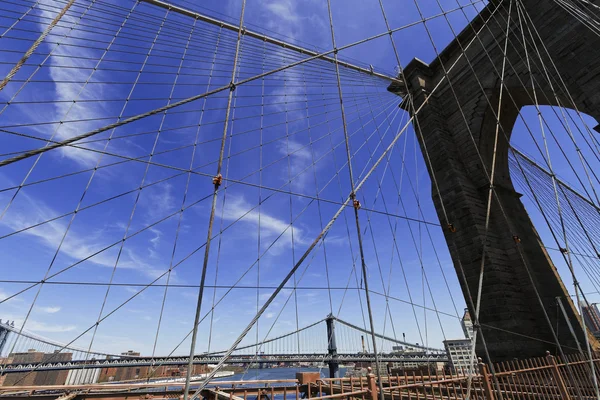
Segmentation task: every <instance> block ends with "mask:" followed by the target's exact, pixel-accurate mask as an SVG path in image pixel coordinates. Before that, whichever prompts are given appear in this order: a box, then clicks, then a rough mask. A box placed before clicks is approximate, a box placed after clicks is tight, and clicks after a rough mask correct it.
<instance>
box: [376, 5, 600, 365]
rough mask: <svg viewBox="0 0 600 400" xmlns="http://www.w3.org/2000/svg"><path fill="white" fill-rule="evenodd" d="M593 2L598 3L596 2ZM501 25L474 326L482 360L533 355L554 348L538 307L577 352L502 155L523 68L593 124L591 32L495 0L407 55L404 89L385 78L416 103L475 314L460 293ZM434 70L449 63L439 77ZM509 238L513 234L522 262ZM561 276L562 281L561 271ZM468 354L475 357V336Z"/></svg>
mask: <svg viewBox="0 0 600 400" xmlns="http://www.w3.org/2000/svg"><path fill="white" fill-rule="evenodd" d="M511 2H512V4H511ZM592 2H593V3H595V4H596V5H598V4H600V1H599V0H592ZM517 3H519V4H520V5H521V6H522V7H523V9H524V10H525V11H524V14H521V21H522V23H523V24H525V20H527V24H526V25H523V30H524V31H525V37H526V38H527V52H528V54H529V59H530V63H531V69H532V71H533V74H530V72H529V68H528V65H527V61H526V56H525V54H526V53H525V48H524V46H523V41H522V30H521V23H520V21H519V14H518V13H517ZM509 18H510V23H508V24H507V22H508V20H509ZM529 18H530V19H529ZM524 19H525V20H524ZM507 25H508V29H509V32H510V33H509V40H508V46H507V52H506V53H507V62H506V69H505V74H504V82H505V89H504V93H503V94H502V97H501V106H500V107H501V113H500V115H501V118H500V124H499V128H500V129H499V137H498V143H497V146H498V147H497V157H498V158H497V162H496V173H495V184H494V187H495V193H496V196H497V200H493V202H492V209H491V214H490V215H491V221H490V228H489V231H488V242H487V243H488V247H487V251H486V254H485V275H484V280H483V292H482V293H483V296H482V301H481V312H480V324H481V329H482V332H483V334H484V337H485V339H486V342H487V347H488V350H489V353H490V357H491V359H492V360H493V361H502V360H510V359H512V358H514V357H518V358H523V357H533V356H536V357H539V356H542V355H543V354H544V353H545V351H546V350H551V351H554V350H556V346H555V345H554V343H555V340H554V337H553V335H552V330H551V329H550V327H549V324H548V322H547V320H546V316H545V315H544V312H543V311H544V310H543V308H545V310H546V312H547V315H548V317H549V318H550V321H551V324H552V326H553V327H555V329H556V327H557V326H558V332H557V333H558V338H559V341H560V343H561V346H562V347H563V350H564V351H565V352H566V353H569V352H576V351H577V341H579V343H580V345H581V347H582V348H583V349H585V344H584V340H585V338H584V334H585V333H584V332H585V329H584V328H583V327H582V324H581V321H580V319H579V317H578V313H577V311H576V308H575V307H574V305H573V302H572V301H571V300H570V297H569V296H568V293H567V290H566V288H565V286H564V284H563V282H562V280H561V278H560V276H559V275H558V272H557V270H556V268H555V266H554V265H553V263H552V261H551V260H550V257H549V256H548V254H547V253H546V251H545V249H544V247H543V246H542V243H541V240H540V238H539V236H538V234H537V232H536V230H535V228H534V226H533V224H532V222H531V220H530V218H529V216H528V214H527V212H526V211H525V208H524V206H523V204H522V202H521V200H520V197H521V195H520V194H519V193H517V192H516V191H515V189H514V187H513V184H512V182H511V178H510V173H509V164H508V152H509V140H510V135H511V131H512V128H513V125H514V123H515V121H516V119H517V117H518V115H519V112H520V109H521V108H522V107H524V106H527V105H533V104H535V101H534V96H533V89H532V83H531V75H533V76H534V78H535V90H536V94H537V98H538V102H539V104H541V105H561V106H563V107H568V108H575V107H576V108H577V109H578V110H579V111H581V112H583V113H586V114H588V115H591V116H592V117H594V118H595V119H596V120H597V121H600V37H598V36H597V35H596V34H595V33H594V32H592V31H591V30H590V29H589V28H587V27H586V26H584V25H583V24H582V23H581V22H579V21H578V20H577V19H575V18H574V17H573V16H572V15H571V14H569V13H567V12H566V11H565V10H564V9H563V8H561V7H560V6H559V5H558V3H557V2H555V1H550V0H542V1H539V0H495V1H491V2H490V4H488V5H487V6H486V7H485V8H484V9H483V10H482V11H481V13H480V14H479V15H478V16H477V17H476V18H475V19H474V20H473V21H472V23H471V24H470V25H469V26H467V27H466V28H465V29H464V30H463V31H462V32H460V34H458V35H457V37H456V39H455V40H454V41H452V42H451V43H450V44H449V45H448V46H447V48H446V49H445V50H444V51H443V52H442V53H441V54H440V56H439V57H438V58H436V59H435V60H433V61H432V62H431V63H430V64H426V63H424V62H423V61H420V60H418V59H414V60H412V61H411V62H410V63H409V64H408V65H407V67H406V68H405V69H404V71H403V72H404V74H403V76H401V78H404V79H405V86H403V85H398V84H392V85H391V86H390V87H389V88H388V90H390V91H392V92H395V93H398V94H400V95H403V96H404V95H405V94H406V93H407V92H409V93H411V94H412V98H413V105H412V106H411V105H410V104H408V102H407V101H404V102H403V103H402V104H401V106H402V107H403V108H405V109H406V110H408V111H411V112H414V110H418V109H419V108H421V110H420V111H419V112H418V113H417V116H416V119H415V120H414V121H413V124H414V126H415V130H416V131H417V137H419V141H420V145H421V149H422V150H423V154H424V155H428V157H429V159H430V164H429V162H427V159H426V164H428V165H427V167H428V169H429V173H430V175H431V176H435V178H436V181H437V183H438V185H439V192H438V191H437V190H436V188H435V187H433V188H432V196H433V200H434V204H435V207H436V209H437V212H438V216H439V219H440V221H441V222H442V225H443V226H446V219H445V217H444V213H443V209H442V201H443V206H444V207H445V210H446V212H447V215H448V221H447V222H449V223H450V224H452V225H453V227H454V228H455V232H452V230H454V229H445V233H444V234H445V236H446V240H447V241H448V244H449V249H450V252H451V255H452V258H453V260H454V264H455V268H456V270H457V274H458V277H459V280H460V282H461V287H462V290H463V293H464V295H465V298H466V300H467V305H468V307H469V309H470V312H471V315H474V309H473V304H472V303H471V302H470V300H469V296H468V293H469V292H470V293H471V296H472V298H473V299H475V298H476V294H477V286H478V280H479V271H480V265H481V258H482V251H483V244H482V243H483V240H484V231H485V220H486V209H487V200H488V192H489V186H490V181H489V178H488V176H487V175H486V172H485V170H486V169H487V171H488V173H489V171H490V169H491V164H492V153H493V148H494V142H495V139H494V138H495V132H496V124H497V118H496V115H497V114H496V111H497V108H498V103H499V99H500V96H499V93H500V86H501V83H500V81H501V71H502V63H503V60H504V44H505V38H506V30H507ZM527 27H529V28H527ZM528 29H529V30H530V31H529V30H528ZM530 32H531V34H532V35H533V36H534V38H535V39H536V40H535V46H534V42H533V40H532V39H531V36H532V35H531V34H530ZM538 35H539V37H538ZM540 39H541V40H540ZM538 51H539V53H541V57H540V55H538ZM455 63H456V65H454V66H453V64H455ZM469 64H470V65H469ZM553 64H554V65H555V66H556V68H555V67H554V66H553ZM452 66H453V67H452ZM544 67H545V68H546V71H547V73H548V74H549V75H550V77H551V84H550V83H549V81H548V79H547V78H546V72H545V71H544ZM444 69H445V70H446V71H448V70H450V72H448V73H447V74H446V72H445V71H444ZM557 70H558V71H559V73H557V72H556V71H557ZM559 74H560V75H559ZM446 75H447V76H446ZM561 79H562V81H564V83H565V84H566V87H567V88H568V93H567V91H566V90H564V86H563V84H562V83H561ZM440 82H441V83H440ZM436 86H438V87H437V88H436ZM434 88H435V90H434ZM452 89H454V93H453V91H452ZM455 96H456V97H455ZM404 97H405V100H406V96H404ZM596 130H598V127H596ZM419 132H420V133H419ZM594 133H595V132H594ZM421 134H422V136H420V135H421ZM478 153H480V154H481V157H480V156H479V155H478ZM481 159H483V164H484V165H485V169H484V167H483V166H482V162H481ZM432 181H433V180H432ZM499 203H500V204H501V205H502V208H503V209H504V211H505V213H506V217H504V215H503V214H502V211H501V208H500V207H499ZM513 236H517V237H518V238H519V239H520V241H521V242H520V245H521V246H522V249H523V253H524V256H525V257H524V259H525V262H524V261H523V259H522V258H521V256H520V252H519V251H518V250H517V247H516V244H515V238H514V237H513ZM460 265H462V269H463V270H464V277H463V274H462V272H461V271H460ZM525 265H528V266H529V270H530V271H531V274H532V279H530V278H529V276H528V274H527V270H526V268H525ZM565 279H566V281H567V282H569V284H570V282H571V278H570V277H569V278H568V279H567V277H565ZM532 281H533V285H535V287H536V288H537V290H538V292H539V294H540V296H541V299H542V302H543V305H544V307H543V308H542V307H541V306H540V303H539V301H538V300H537V297H536V295H535V291H534V290H533V287H532ZM557 297H560V298H561V299H562V302H563V304H564V305H565V309H566V311H567V314H568V318H569V321H570V323H571V325H572V326H573V329H574V331H575V336H576V337H577V340H575V338H574V336H573V334H571V332H570V330H569V326H568V324H567V323H566V319H565V318H564V317H563V316H562V315H561V316H560V317H559V318H557V305H556V304H557V303H556V298H557ZM592 340H593V339H592ZM594 344H595V343H594ZM477 353H478V355H480V356H484V352H483V348H482V346H481V341H478V346H477Z"/></svg>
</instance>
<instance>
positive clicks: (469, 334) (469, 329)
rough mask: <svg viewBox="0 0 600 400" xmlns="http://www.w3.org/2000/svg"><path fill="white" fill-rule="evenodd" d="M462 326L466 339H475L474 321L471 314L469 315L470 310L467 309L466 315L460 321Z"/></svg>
mask: <svg viewBox="0 0 600 400" xmlns="http://www.w3.org/2000/svg"><path fill="white" fill-rule="evenodd" d="M460 325H461V326H462V329H463V332H464V334H465V337H466V338H467V339H473V321H472V320H471V314H469V309H468V308H465V313H464V314H463V317H462V319H461V320H460Z"/></svg>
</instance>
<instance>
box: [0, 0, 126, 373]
mask: <svg viewBox="0 0 600 400" xmlns="http://www.w3.org/2000/svg"><path fill="white" fill-rule="evenodd" d="M71 3H72V2H71ZM132 10H133V9H132ZM59 15H60V14H59ZM83 15H85V13H84V14H82V16H81V17H83ZM12 71H15V73H16V70H15V69H14V68H13V70H11V72H12ZM7 78H8V80H10V78H11V76H10V73H9V75H8V76H7ZM3 82H8V81H7V80H5V81H3ZM3 86H5V85H0V90H1V89H2V87H3ZM56 133H57V131H55V132H54V133H53V135H52V137H54V135H55V134H56ZM40 157H41V154H40V156H38V157H37V159H36V160H35V162H34V164H33V165H32V166H31V168H30V169H29V171H28V172H27V174H26V176H25V177H24V178H23V181H22V183H21V185H22V184H23V183H24V182H25V180H26V179H27V178H28V177H29V175H30V174H31V172H32V171H33V169H34V168H35V166H36V165H37V163H38V161H39V160H40ZM90 182H91V178H90V181H89V182H88V185H87V186H86V188H85V189H84V192H83V194H82V196H81V200H80V202H79V204H78V206H77V208H79V206H80V205H81V201H82V200H83V197H84V196H85V194H86V193H87V190H88V188H89V184H90ZM20 187H21V186H20ZM20 187H19V188H18V189H17V190H16V191H15V193H14V194H13V196H12V197H11V199H10V201H9V202H8V204H7V205H6V207H5V208H4V210H3V212H2V214H0V219H2V217H4V215H5V213H6V211H7V210H8V208H9V207H10V205H11V204H12V202H13V201H14V199H15V198H16V196H17V194H18V193H19V190H20ZM77 208H76V210H75V211H74V213H73V216H72V218H71V221H70V222H69V224H68V225H67V228H66V229H65V232H64V234H63V235H62V237H61V240H60V242H59V245H58V248H57V250H56V252H55V253H54V256H53V258H52V260H51V262H50V264H49V266H48V268H47V270H46V272H45V274H44V278H43V279H42V280H41V283H40V285H39V288H38V290H37V292H36V294H35V295H34V299H33V301H32V303H31V306H30V307H29V309H28V311H27V314H26V316H25V318H24V320H23V323H22V324H21V328H20V330H21V331H22V330H23V329H24V328H25V325H26V323H27V321H28V319H29V316H30V315H31V312H32V310H33V307H34V306H35V304H36V301H37V299H38V297H39V295H40V293H41V290H42V287H43V282H44V281H45V280H46V279H48V276H49V274H50V271H51V269H52V266H53V265H54V262H55V260H56V258H57V256H58V253H59V251H60V248H61V247H62V244H63V243H64V240H65V238H66V235H67V233H68V232H69V229H70V227H71V224H72V222H73V219H74V218H75V214H76V212H77ZM9 298H10V297H7V299H9ZM13 350H14V349H11V351H10V352H11V353H12V352H13ZM7 363H8V358H7V359H5V360H4V362H3V368H4V367H6V364H7ZM24 378H25V376H23V378H21V379H20V380H19V381H21V380H22V379H24Z"/></svg>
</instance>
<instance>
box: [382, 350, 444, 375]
mask: <svg viewBox="0 0 600 400" xmlns="http://www.w3.org/2000/svg"><path fill="white" fill-rule="evenodd" d="M392 352H393V353H394V354H396V355H400V356H403V355H404V356H406V357H414V359H412V360H407V361H400V362H393V363H390V364H389V367H388V368H389V371H388V372H389V373H391V374H396V373H403V372H408V371H422V370H430V371H432V372H434V371H435V370H441V369H442V368H443V363H439V362H437V361H435V362H432V361H426V360H419V359H418V358H419V357H420V358H424V359H427V357H428V355H429V354H428V353H427V352H426V351H425V350H422V349H417V348H412V347H409V346H393V347H392Z"/></svg>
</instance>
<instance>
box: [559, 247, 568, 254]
mask: <svg viewBox="0 0 600 400" xmlns="http://www.w3.org/2000/svg"><path fill="white" fill-rule="evenodd" d="M559 250H560V252H561V253H563V254H566V253H568V252H569V251H568V250H567V249H566V248H564V247H559Z"/></svg>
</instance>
